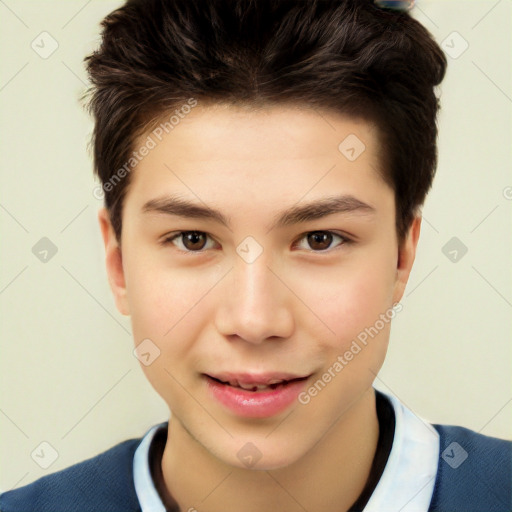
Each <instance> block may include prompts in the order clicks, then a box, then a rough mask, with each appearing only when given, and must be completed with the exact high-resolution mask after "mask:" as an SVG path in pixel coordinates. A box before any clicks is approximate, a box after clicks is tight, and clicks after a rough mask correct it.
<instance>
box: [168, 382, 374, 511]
mask: <svg viewBox="0 0 512 512" xmlns="http://www.w3.org/2000/svg"><path fill="white" fill-rule="evenodd" d="M378 437H379V423H378V418H377V412H376V405H375V392H374V389H373V388H370V389H369V390H368V391H367V392H366V393H365V394H364V395H363V396H362V397H361V399H359V400H358V401H357V402H356V403H355V404H353V405H352V406H351V407H350V409H349V410H347V411H346V412H345V413H344V414H343V415H342V417H340V418H339V419H338V421H337V422H336V423H335V424H334V425H332V427H331V428H330V429H329V430H328V432H327V433H326V434H325V436H324V437H323V438H322V439H321V440H320V441H319V442H318V443H317V444H316V445H315V446H314V447H313V448H312V449H311V450H310V451H309V452H307V453H306V454H305V455H304V456H303V457H301V458H300V459H299V460H297V461H295V462H294V463H292V464H290V465H288V466H286V467H283V468H279V469H274V470H258V471H256V470H250V469H241V468H238V467H233V466H230V465H227V464H225V463H223V462H222V461H221V460H219V459H218V458H216V457H215V456H213V455H212V454H211V453H209V452H208V451H207V450H205V448H204V447H203V446H201V445H200V444H199V443H198V442H197V441H196V440H194V439H193V438H192V437H191V436H190V434H189V433H188V432H187V431H186V430H185V429H184V428H183V426H182V425H181V424H180V423H179V421H178V420H176V419H173V418H172V417H171V420H170V422H169V431H168V438H167V443H166V446H165V450H164V454H163V457H162V474H163V479H164V484H165V487H166V489H167V490H168V491H169V493H168V494H167V499H168V500H169V503H166V505H167V506H168V507H169V508H170V506H171V504H172V501H171V500H172V499H171V498H170V495H171V494H172V496H173V498H174V500H175V501H176V502H177V504H178V505H179V507H180V510H182V511H187V512H188V511H194V510H195V509H197V510H198V511H201V512H203V511H204V512H206V511H207V512H235V511H239V510H244V511H246V512H256V511H257V512H260V511H261V510H280V511H282V512H299V511H300V512H303V511H304V510H308V512H319V511H322V512H330V511H333V512H334V511H336V512H340V511H347V510H349V508H350V506H351V505H352V504H353V503H354V502H355V501H356V499H357V498H358V497H359V495H360V494H361V492H362V490H363V488H364V486H365V483H366V480H367V479H368V476H369V474H370V469H371V466H372V462H373V458H374V455H375V451H376V448H377V441H378ZM312 490H314V492H312Z"/></svg>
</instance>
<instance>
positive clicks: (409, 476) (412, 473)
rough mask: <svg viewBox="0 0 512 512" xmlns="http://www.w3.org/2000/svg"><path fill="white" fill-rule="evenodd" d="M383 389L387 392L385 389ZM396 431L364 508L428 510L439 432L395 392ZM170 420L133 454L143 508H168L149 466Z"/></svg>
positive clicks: (160, 511) (155, 511)
mask: <svg viewBox="0 0 512 512" xmlns="http://www.w3.org/2000/svg"><path fill="white" fill-rule="evenodd" d="M381 393H383V392H382V391H381ZM383 394H384V395H386V396H387V397H388V399H389V400H390V402H391V404H392V405H393V409H394V411H395V435H394V438H393V446H392V448H391V452H390V454H389V457H388V460H387V463H386V467H385V468H384V472H383V473H382V476H381V478H380V480H379V483H378V484H377V486H376V487H375V489H374V491H373V494H372V495H371V497H370V499H369V501H368V503H367V505H366V507H365V508H364V512H395V511H400V512H428V508H429V505H430V501H431V499H432V494H433V492H434V483H435V479H436V475H437V467H438V462H439V434H438V433H437V431H436V430H435V429H434V427H433V426H432V425H430V424H429V423H427V422H426V421H425V420H423V419H421V418H419V417H418V416H416V415H415V414H414V413H413V412H412V411H411V410H409V409H408V408H407V407H406V406H405V405H404V404H402V403H401V402H400V401H399V400H398V399H397V398H395V397H394V396H393V395H389V394H387V393H383ZM166 425H167V423H166V422H164V423H160V424H158V425H155V426H154V427H152V428H151V429H150V430H148V432H147V433H146V434H145V435H144V437H143V439H142V441H141V442H140V444H139V446H138V447H137V450H136V451H135V455H134V458H133V480H134V483H135V491H136V493H137V498H138V499H139V503H140V506H141V509H142V512H166V510H165V507H164V504H163V503H162V500H161V499H160V496H159V495H158V491H157V490H156V487H155V484H154V483H153V479H152V478H151V472H150V467H149V447H150V445H151V441H152V440H153V438H154V436H155V434H156V432H157V430H158V429H160V428H165V427H166Z"/></svg>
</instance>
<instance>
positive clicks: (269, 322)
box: [216, 256, 294, 344]
mask: <svg viewBox="0 0 512 512" xmlns="http://www.w3.org/2000/svg"><path fill="white" fill-rule="evenodd" d="M276 274H277V273H276V272H275V271H273V270H271V269H270V267H269V266H268V261H267V259H266V258H264V257H263V256H260V257H259V258H258V259H257V260H256V261H254V262H252V263H246V262H245V261H244V260H242V259H241V258H238V260H237V261H236V262H235V264H234V268H233V269H232V270H231V272H230V273H229V274H228V276H226V277H227V279H226V280H225V282H224V286H223V289H222V291H221V294H222V299H221V302H220V306H219V308H218V309H217V312H216V327H217V330H218V332H219V333H221V334H223V335H224V336H226V337H228V338H234V337H237V338H241V339H242V340H244V341H246V342H248V343H253V344H259V343H262V342H264V341H265V340H269V339H278V338H288V337H290V336H291V334H292V333H293V329H294V320H293V315H292V311H291V295H292V294H291V292H290V290H289V289H288V288H287V287H286V286H285V285H284V284H283V281H282V280H281V279H280V278H279V277H277V275H276Z"/></svg>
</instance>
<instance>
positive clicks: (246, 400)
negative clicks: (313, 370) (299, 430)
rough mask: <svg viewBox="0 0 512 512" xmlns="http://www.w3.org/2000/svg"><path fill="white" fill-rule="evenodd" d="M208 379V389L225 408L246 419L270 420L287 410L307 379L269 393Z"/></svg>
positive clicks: (290, 383)
mask: <svg viewBox="0 0 512 512" xmlns="http://www.w3.org/2000/svg"><path fill="white" fill-rule="evenodd" d="M205 377H206V382H207V383H208V389H209V390H210V392H211V393H212V395H213V397H214V398H215V399H216V400H217V401H218V402H220V403H221V404H222V405H223V406H225V407H227V408H228V409H229V410H231V411H232V412H234V413H235V414H236V415H238V416H243V417H245V418H268V417H270V416H274V415H276V414H279V413H280V412H283V411H284V410H286V409H287V408H288V407H290V405H291V404H292V403H293V402H294V401H295V400H296V399H297V397H298V396H299V394H300V392H301V391H302V390H303V389H304V388H305V386H306V381H307V380H306V379H303V380H293V381H290V382H289V383H287V384H284V385H281V386H278V387H277V388H275V389H269V390H268V391H246V390H245V389H241V388H236V387H233V386H230V385H229V384H223V383H222V382H219V381H217V380H215V379H212V378H211V377H208V376H207V375H206V376H205Z"/></svg>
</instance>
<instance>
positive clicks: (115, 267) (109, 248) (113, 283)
mask: <svg viewBox="0 0 512 512" xmlns="http://www.w3.org/2000/svg"><path fill="white" fill-rule="evenodd" d="M98 221H99V223H100V229H101V234H102V236H103V243H104V244H105V264H106V267H107V276H108V281H109V283H110V288H111V290H112V293H113V294H114V300H115V303H116V307H117V309H118V311H119V312H120V313H121V314H122V315H129V314H130V310H129V307H128V297H127V293H126V281H125V277H124V269H123V257H122V253H121V247H120V245H119V243H118V241H117V238H116V235H115V232H114V228H113V227H112V224H111V222H110V215H109V214H108V211H107V210H106V208H101V210H100V211H99V212H98Z"/></svg>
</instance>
